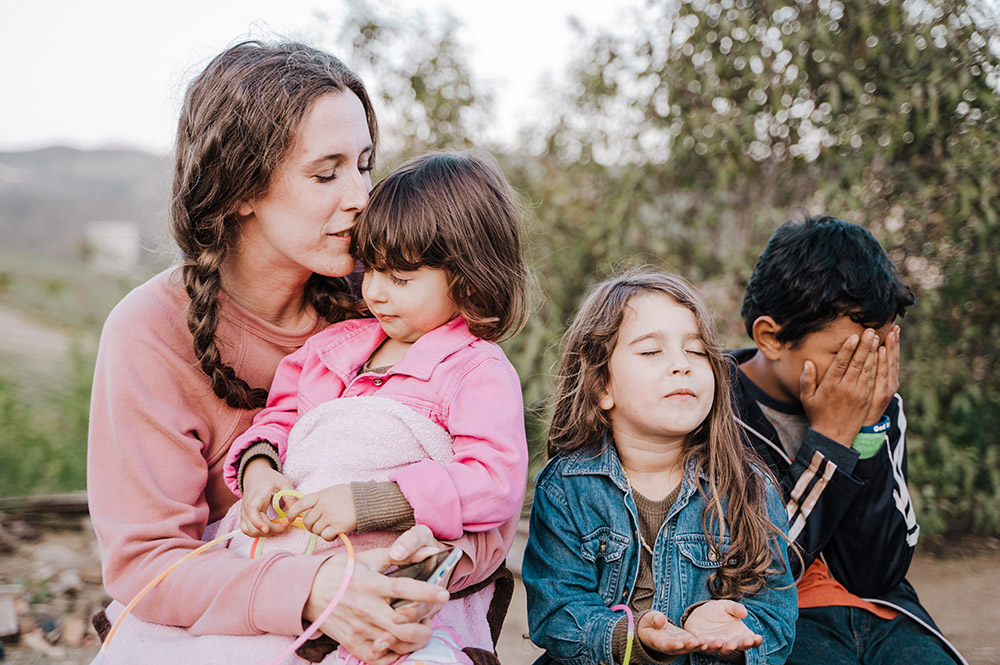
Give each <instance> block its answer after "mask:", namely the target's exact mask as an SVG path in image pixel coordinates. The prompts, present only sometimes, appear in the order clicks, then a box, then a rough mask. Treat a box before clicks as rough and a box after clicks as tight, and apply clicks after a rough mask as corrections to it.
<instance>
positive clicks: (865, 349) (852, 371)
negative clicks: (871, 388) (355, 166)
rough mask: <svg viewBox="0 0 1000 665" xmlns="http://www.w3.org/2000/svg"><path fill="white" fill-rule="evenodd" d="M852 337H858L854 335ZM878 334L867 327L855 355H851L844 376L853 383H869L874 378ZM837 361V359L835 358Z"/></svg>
mask: <svg viewBox="0 0 1000 665" xmlns="http://www.w3.org/2000/svg"><path fill="white" fill-rule="evenodd" d="M851 337H856V335H852V336H851ZM877 344H878V336H877V335H876V334H875V331H874V330H872V329H871V328H866V329H865V331H864V332H863V333H861V337H860V338H859V340H858V343H857V345H856V347H855V350H854V355H852V356H851V361H850V363H848V366H847V371H846V372H845V373H844V378H845V379H846V380H847V381H849V382H850V383H852V384H857V383H867V382H870V381H871V380H874V371H875V365H874V362H873V358H872V353H873V352H874V351H875V349H876V348H877V346H876V345H877ZM838 355H839V354H838ZM834 362H836V360H834Z"/></svg>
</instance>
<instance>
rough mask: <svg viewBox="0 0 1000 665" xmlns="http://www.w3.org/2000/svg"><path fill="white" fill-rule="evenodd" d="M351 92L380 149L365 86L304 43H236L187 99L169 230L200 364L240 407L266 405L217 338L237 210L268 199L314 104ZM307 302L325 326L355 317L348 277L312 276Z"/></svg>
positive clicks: (213, 383)
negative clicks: (224, 358) (178, 257)
mask: <svg viewBox="0 0 1000 665" xmlns="http://www.w3.org/2000/svg"><path fill="white" fill-rule="evenodd" d="M345 90H350V91H351V92H352V93H353V94H354V95H356V96H357V97H358V99H359V100H360V101H361V103H362V105H363V106H364V109H365V117H366V119H367V121H368V130H369V133H370V134H371V138H372V143H373V145H374V144H375V142H376V141H377V136H378V125H377V123H376V121H375V113H374V111H373V109H372V106H371V100H370V99H369V97H368V93H367V92H366V91H365V88H364V85H363V84H362V83H361V81H360V79H358V77H357V76H356V75H355V74H354V73H353V72H351V70H350V69H348V68H347V67H346V66H345V65H344V63H343V62H341V61H340V60H338V59H337V58H335V57H334V56H332V55H330V54H328V53H324V52H322V51H318V50H316V49H314V48H311V47H309V46H305V45H303V44H296V43H280V44H273V45H268V44H263V43H260V42H253V41H251V42H244V43H241V44H237V45H235V46H233V47H231V48H228V49H226V50H225V51H223V52H222V53H220V54H219V55H218V56H216V57H215V58H214V59H213V60H212V62H210V63H209V64H208V66H207V67H206V68H205V69H204V71H202V72H201V73H200V74H199V75H198V76H197V77H195V79H194V80H193V81H192V82H191V84H190V85H189V86H188V89H187V93H186V94H185V97H184V105H183V108H182V110H181V117H180V121H179V122H178V126H177V145H176V149H175V151H174V158H175V167H174V185H173V197H172V201H171V206H170V217H171V225H172V230H173V235H174V239H175V240H176V241H177V246H178V247H179V248H180V250H181V254H182V256H183V257H184V262H183V264H182V267H181V273H182V276H183V279H184V287H185V289H186V290H187V294H188V297H189V298H190V299H191V303H190V304H189V305H188V312H187V325H188V330H190V332H191V336H192V337H193V346H194V355H195V358H196V359H197V361H198V364H199V366H200V367H201V369H202V370H203V371H204V372H205V374H206V375H207V376H208V378H209V381H210V382H211V386H212V391H213V392H214V393H215V395H216V396H218V397H219V398H220V399H222V400H224V401H225V402H226V404H228V405H229V406H231V407H233V408H238V409H259V408H261V407H263V406H264V404H265V403H266V401H267V391H266V390H265V389H263V388H251V387H250V385H249V384H248V383H247V382H246V381H245V380H243V379H241V378H239V377H238V376H237V375H236V371H235V370H234V369H233V368H232V367H230V366H229V365H227V364H226V363H224V362H223V361H222V356H221V354H220V352H219V347H218V345H217V343H216V339H215V336H216V331H217V329H218V326H219V302H218V296H219V292H220V290H221V289H222V283H221V275H220V270H221V267H222V265H223V263H224V262H225V261H226V260H227V257H228V256H229V252H230V250H232V249H233V248H234V247H235V246H236V244H237V242H238V238H239V234H240V228H239V227H240V217H239V208H240V206H241V205H242V204H243V203H245V202H248V201H253V200H254V199H255V198H257V197H259V196H263V195H264V194H265V193H266V192H267V190H268V187H269V185H270V182H271V178H272V175H273V174H274V173H275V171H276V169H277V168H278V166H279V165H280V163H281V161H282V160H283V159H284V157H285V154H286V153H287V151H288V149H289V146H290V145H291V144H292V142H293V140H294V138H295V135H296V132H297V131H298V125H299V123H300V121H301V120H302V118H303V116H304V115H305V114H306V113H307V112H308V110H309V108H310V106H311V105H312V104H313V102H315V100H316V99H318V98H319V97H320V96H322V95H324V94H328V93H333V92H343V91H345ZM305 297H306V298H307V301H308V302H309V303H311V304H312V306H313V307H314V308H315V309H316V311H317V312H318V313H319V315H320V316H322V317H323V318H325V319H326V320H328V321H331V322H333V321H340V320H343V319H346V318H351V317H353V316H357V314H356V313H355V310H354V308H353V305H354V301H353V300H352V299H351V298H350V289H349V288H348V287H347V283H346V282H345V281H343V280H339V279H327V278H322V277H319V276H317V275H314V276H313V278H311V279H310V280H309V284H308V286H307V289H306V295H305Z"/></svg>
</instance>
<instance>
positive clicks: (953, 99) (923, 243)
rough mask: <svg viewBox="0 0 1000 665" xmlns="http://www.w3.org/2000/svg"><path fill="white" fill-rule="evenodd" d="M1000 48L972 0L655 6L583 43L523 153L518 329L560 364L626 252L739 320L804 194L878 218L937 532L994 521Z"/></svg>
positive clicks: (918, 484) (999, 389)
mask: <svg viewBox="0 0 1000 665" xmlns="http://www.w3.org/2000/svg"><path fill="white" fill-rule="evenodd" d="M998 52H1000V37H998V31H997V26H996V25H995V23H994V22H991V17H990V15H988V14H986V13H984V11H983V9H982V6H981V5H979V4H977V3H976V2H974V1H972V2H968V1H965V0H954V1H951V0H949V1H942V0H927V1H922V0H921V1H917V0H914V1H909V2H903V3H898V2H887V1H886V2H880V1H876V0H799V1H798V2H787V1H786V2H776V1H767V0H764V1H758V2H747V1H745V0H653V1H651V2H649V3H647V5H646V7H645V8H644V9H643V10H642V11H641V12H640V13H639V14H638V15H637V16H636V17H635V20H634V21H633V23H632V24H631V25H629V26H627V28H626V29H625V30H623V31H622V33H621V34H620V35H616V34H610V33H605V34H599V35H597V36H595V37H593V38H591V39H590V46H589V51H588V54H587V56H586V57H585V58H583V59H582V60H581V61H580V62H579V63H578V65H577V66H576V75H575V78H574V85H573V87H572V88H571V90H570V91H569V93H568V95H567V99H566V108H567V110H566V111H565V112H564V113H563V114H562V115H561V116H560V118H559V119H558V121H557V122H556V123H555V124H554V126H553V127H551V128H550V129H548V130H545V131H536V132H535V133H533V134H531V133H529V134H528V136H529V138H530V141H528V143H529V144H530V145H533V146H534V147H535V150H536V151H537V152H540V153H541V156H540V157H539V158H538V159H537V160H534V159H530V160H529V159H525V158H522V159H521V160H520V161H519V162H517V164H518V166H517V169H518V170H517V173H518V179H519V182H520V183H521V186H522V188H523V189H524V190H525V191H526V192H528V194H529V196H530V198H531V199H532V200H533V201H535V202H536V203H537V206H538V217H539V226H540V228H541V229H544V232H542V233H538V234H536V242H537V251H536V266H537V267H538V269H539V271H540V272H541V273H542V274H543V275H545V276H546V277H544V278H543V288H544V290H545V292H546V293H547V295H548V300H547V301H546V302H545V303H544V305H543V307H542V310H541V312H540V313H539V321H540V322H536V323H535V325H534V326H533V327H532V328H531V329H529V331H528V334H527V335H522V337H521V338H519V339H523V342H522V343H523V344H524V345H525V346H526V347H531V348H534V349H546V348H547V349H549V353H548V354H547V356H545V357H546V358H549V359H550V358H551V356H552V345H551V341H552V340H554V339H556V337H557V335H558V333H559V332H560V331H561V329H562V327H563V326H564V325H565V322H566V320H567V319H568V317H569V316H570V315H571V313H572V311H573V310H574V309H575V307H576V305H577V303H578V302H579V298H580V295H581V293H582V292H583V291H585V290H586V288H587V286H588V285H589V282H590V281H592V280H593V279H594V274H595V270H596V271H597V272H598V273H600V272H606V271H607V269H608V268H609V267H611V266H613V265H615V263H616V262H617V261H621V260H629V261H630V262H650V263H653V264H656V265H659V266H663V267H665V268H667V269H670V270H674V271H677V272H680V273H681V274H684V275H685V276H687V277H688V278H689V279H691V280H692V281H694V282H695V283H696V284H698V285H699V286H701V287H702V288H703V290H707V292H708V295H709V296H710V297H711V298H712V299H713V300H714V301H715V303H716V304H717V306H720V308H721V309H723V310H724V314H725V315H727V317H728V318H729V320H730V321H731V322H732V321H734V320H735V319H736V318H737V317H738V302H739V300H738V298H739V292H740V290H741V286H742V284H743V283H745V280H746V278H747V277H748V276H749V272H750V269H751V267H752V265H753V262H754V260H755V259H756V256H757V254H758V253H759V251H760V249H761V248H762V247H763V245H764V242H765V240H766V238H767V237H768V236H769V235H770V233H771V232H772V231H773V230H774V228H775V227H776V226H777V224H778V223H779V222H780V221H782V220H783V219H784V218H785V217H786V216H787V211H788V208H789V206H791V205H793V204H804V205H806V207H807V208H809V209H810V210H811V211H812V212H813V213H818V212H824V211H827V212H829V213H831V214H835V215H837V216H840V217H843V218H845V219H848V220H850V221H854V222H857V223H860V224H863V225H865V226H866V227H868V228H869V229H871V230H872V231H873V232H874V233H875V234H876V235H877V236H878V237H879V238H880V239H881V240H882V242H883V243H884V245H885V246H886V248H887V249H888V250H889V252H890V254H891V256H892V257H893V259H894V260H895V261H896V263H897V265H899V266H900V269H901V272H902V273H903V275H904V278H905V279H906V280H907V281H908V282H909V283H911V284H912V285H913V286H914V288H915V289H916V290H917V292H918V295H919V297H920V302H919V304H918V306H917V307H916V308H914V310H913V311H912V312H911V313H910V314H909V315H908V316H907V318H906V320H905V322H904V326H903V327H904V338H903V339H904V345H905V363H904V371H905V375H904V388H903V393H904V396H906V397H907V400H908V402H907V406H908V409H907V410H908V413H909V416H910V437H909V440H910V442H911V482H912V484H913V485H914V487H915V488H916V489H917V491H916V495H917V500H918V501H919V502H920V505H919V508H920V510H921V518H922V521H923V522H924V525H925V528H929V530H931V531H943V530H964V529H975V530H977V531H979V532H981V533H998V532H1000V453H998V449H997V446H996V432H997V431H1000V380H998V378H997V370H998V369H1000V368H998V366H997V357H998V349H1000V329H998V328H1000V320H998V317H997V315H996V312H997V311H998V309H1000V296H998V294H997V289H996V285H997V284H998V283H1000V279H998V278H1000V275H998V272H1000V234H998V228H997V227H998V220H997V213H998V210H997V206H998V200H1000V199H998V196H997V194H998V191H997V190H998V185H997V179H996V176H995V174H994V171H995V169H996V166H997V165H998V164H1000V125H998V118H997V114H998V96H997V91H998V88H1000V78H998V75H1000V71H998V68H997V65H998ZM739 328H740V326H738V325H734V326H733V327H731V328H730V329H729V333H730V336H731V337H732V335H733V332H734V331H735V330H738V329H739ZM536 338H537V339H536ZM543 364H544V366H549V361H546V362H544V363H543ZM538 367H539V365H538V363H535V364H534V365H533V366H532V367H531V368H530V370H529V371H534V370H536V369H537V368H538ZM519 368H521V369H524V368H523V367H522V366H521V365H519ZM529 383H531V381H530V380H529ZM538 384H539V385H538V386H534V385H529V386H528V387H527V389H526V395H528V396H531V397H532V398H534V397H537V396H540V395H542V394H544V393H545V387H544V386H543V384H544V381H541V380H539V381H538Z"/></svg>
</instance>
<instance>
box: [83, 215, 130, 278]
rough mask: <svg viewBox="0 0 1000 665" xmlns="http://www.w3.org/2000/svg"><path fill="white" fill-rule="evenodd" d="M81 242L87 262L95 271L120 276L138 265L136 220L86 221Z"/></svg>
mask: <svg viewBox="0 0 1000 665" xmlns="http://www.w3.org/2000/svg"><path fill="white" fill-rule="evenodd" d="M83 244H84V248H85V249H84V252H85V256H86V257H87V262H88V263H89V264H90V266H91V267H92V268H93V269H94V270H97V271H98V272H102V273H106V274H111V275H123V274H126V273H128V272H129V271H131V270H132V269H133V268H135V267H136V266H137V265H139V256H140V254H141V246H140V244H139V225H138V224H136V223H135V222H87V226H86V227H85V229H84V237H83Z"/></svg>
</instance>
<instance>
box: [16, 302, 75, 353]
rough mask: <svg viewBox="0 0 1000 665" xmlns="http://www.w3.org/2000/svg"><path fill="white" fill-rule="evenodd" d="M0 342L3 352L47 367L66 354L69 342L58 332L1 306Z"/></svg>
mask: <svg viewBox="0 0 1000 665" xmlns="http://www.w3.org/2000/svg"><path fill="white" fill-rule="evenodd" d="M0 340H3V341H2V348H3V351H4V352H5V353H10V354H13V355H18V356H21V357H24V358H26V359H28V360H33V361H35V362H40V363H43V364H49V363H52V362H54V361H55V360H57V359H62V358H64V357H65V356H66V353H67V352H68V351H69V340H67V338H66V336H65V335H63V334H62V333H59V332H58V331H55V330H52V329H51V328H47V327H45V326H42V325H40V324H37V323H33V322H32V321H30V320H29V319H28V318H26V317H25V316H23V315H22V314H21V313H19V312H17V311H15V310H13V309H11V308H9V307H5V306H3V305H0Z"/></svg>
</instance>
